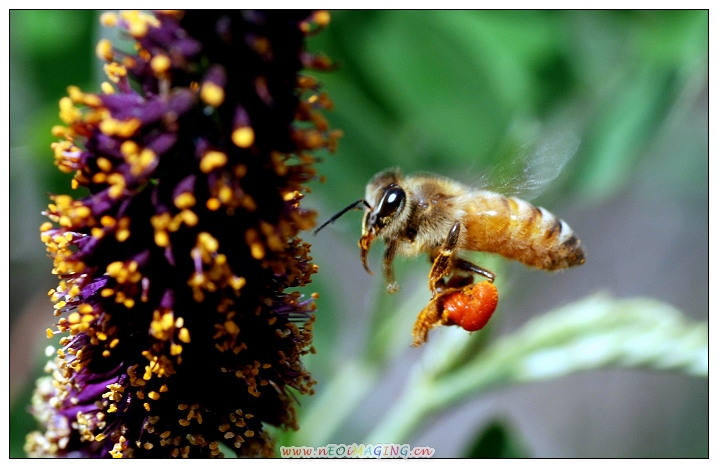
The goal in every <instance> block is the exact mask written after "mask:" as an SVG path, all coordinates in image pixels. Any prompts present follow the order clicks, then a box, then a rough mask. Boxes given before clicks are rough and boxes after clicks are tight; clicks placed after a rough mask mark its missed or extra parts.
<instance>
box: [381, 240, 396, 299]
mask: <svg viewBox="0 0 718 468" xmlns="http://www.w3.org/2000/svg"><path fill="white" fill-rule="evenodd" d="M396 246H397V243H396V242H389V243H387V244H386V250H385V251H384V277H385V278H386V283H387V284H386V290H387V291H388V292H390V293H395V292H397V291H398V290H399V285H398V284H397V283H396V281H395V280H394V256H395V255H396Z"/></svg>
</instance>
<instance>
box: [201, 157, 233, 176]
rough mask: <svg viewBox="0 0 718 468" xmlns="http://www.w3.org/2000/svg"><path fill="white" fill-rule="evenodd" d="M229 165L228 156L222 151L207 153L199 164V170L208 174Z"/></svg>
mask: <svg viewBox="0 0 718 468" xmlns="http://www.w3.org/2000/svg"><path fill="white" fill-rule="evenodd" d="M225 164H227V155H226V154H224V153H222V152H220V151H207V152H206V153H204V155H203V156H202V160H201V161H200V163H199V169H200V170H201V171H202V172H204V173H205V174H208V173H210V172H212V171H213V170H214V169H217V168H220V167H222V166H224V165H225Z"/></svg>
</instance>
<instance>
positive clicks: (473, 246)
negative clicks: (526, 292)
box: [462, 192, 585, 270]
mask: <svg viewBox="0 0 718 468" xmlns="http://www.w3.org/2000/svg"><path fill="white" fill-rule="evenodd" d="M472 205H473V207H474V209H475V210H476V211H474V212H472V213H470V214H469V213H467V216H466V217H465V219H464V222H465V223H466V224H467V233H466V234H467V235H466V240H465V242H464V245H463V246H462V248H465V249H470V250H478V251H484V252H494V253H498V254H500V255H503V256H504V257H507V258H510V259H514V260H518V261H520V262H522V263H525V264H527V265H531V266H534V267H537V268H542V269H544V270H557V269H561V268H568V267H571V266H574V265H580V264H582V263H584V261H585V259H584V253H583V247H582V246H581V241H580V240H579V239H578V237H576V235H575V234H574V232H573V230H572V229H571V227H570V226H569V225H568V224H566V222H565V221H563V220H561V219H559V218H558V217H556V216H555V215H554V214H553V213H551V212H549V211H548V210H545V209H544V208H540V207H535V206H534V205H532V204H530V203H528V202H526V201H524V200H521V199H518V198H513V197H509V198H507V197H504V196H501V195H499V194H496V193H493V192H478V194H477V196H476V198H475V200H474V203H472Z"/></svg>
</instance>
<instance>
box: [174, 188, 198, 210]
mask: <svg viewBox="0 0 718 468" xmlns="http://www.w3.org/2000/svg"><path fill="white" fill-rule="evenodd" d="M174 202H175V206H176V207H177V208H179V209H180V210H183V209H185V208H191V207H193V206H194V204H195V203H197V200H196V199H195V198H194V195H192V194H191V193H189V192H184V193H181V194H179V195H177V197H176V198H175V200H174Z"/></svg>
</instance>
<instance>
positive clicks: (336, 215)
mask: <svg viewBox="0 0 718 468" xmlns="http://www.w3.org/2000/svg"><path fill="white" fill-rule="evenodd" d="M362 203H363V204H364V206H366V207H367V208H369V209H370V210H371V206H370V205H369V203H367V202H366V200H364V199H363V198H362V199H361V200H357V201H355V202H354V203H352V204H351V205H349V206H347V207H346V208H344V209H343V210H341V211H340V212H339V213H337V214H335V215H334V216H332V217H331V218H329V221H327V222H326V223H324V224H322V225H321V226H319V227H318V228H316V229H315V230H314V232H313V234H314V235H315V236H316V235H317V233H318V232H319V231H321V230H322V229H324V228H325V227H327V226H328V225H330V224H333V223H334V221H336V220H337V219H338V218H339V217H340V216H341V215H343V214H344V213H346V212H347V211H349V210H356V209H357V206H358V205H360V204H362Z"/></svg>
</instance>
